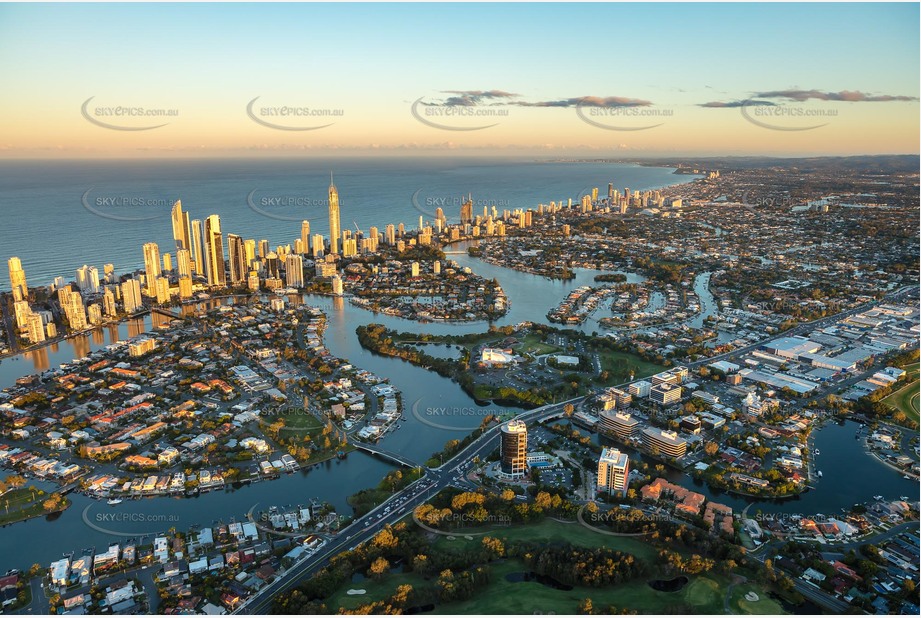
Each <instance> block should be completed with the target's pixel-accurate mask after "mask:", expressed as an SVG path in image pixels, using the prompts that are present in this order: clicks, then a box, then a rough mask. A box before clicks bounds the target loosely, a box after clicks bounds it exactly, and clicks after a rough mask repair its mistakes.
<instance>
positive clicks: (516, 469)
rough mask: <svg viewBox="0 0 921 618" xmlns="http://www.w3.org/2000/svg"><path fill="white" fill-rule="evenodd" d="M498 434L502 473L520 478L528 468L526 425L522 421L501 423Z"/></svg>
mask: <svg viewBox="0 0 921 618" xmlns="http://www.w3.org/2000/svg"><path fill="white" fill-rule="evenodd" d="M500 435H501V444H500V447H499V449H500V450H499V453H500V457H501V460H500V466H501V470H502V473H503V474H505V475H507V476H510V477H512V478H521V477H522V476H524V474H525V472H526V471H527V469H528V468H527V466H528V427H527V425H525V424H524V421H519V420H514V421H509V422H507V423H506V424H504V425H502V429H501V432H500Z"/></svg>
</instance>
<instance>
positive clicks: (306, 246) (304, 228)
mask: <svg viewBox="0 0 921 618" xmlns="http://www.w3.org/2000/svg"><path fill="white" fill-rule="evenodd" d="M301 249H303V253H307V252H308V251H309V250H310V221H301Z"/></svg>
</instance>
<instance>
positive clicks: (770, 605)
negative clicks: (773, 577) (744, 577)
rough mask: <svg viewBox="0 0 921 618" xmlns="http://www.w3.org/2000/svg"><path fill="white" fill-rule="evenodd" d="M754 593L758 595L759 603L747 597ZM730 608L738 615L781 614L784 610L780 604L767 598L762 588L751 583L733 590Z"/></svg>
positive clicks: (740, 585)
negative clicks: (746, 596)
mask: <svg viewBox="0 0 921 618" xmlns="http://www.w3.org/2000/svg"><path fill="white" fill-rule="evenodd" d="M749 592H754V593H755V594H757V595H758V600H757V601H749V600H748V599H746V598H745V595H746V594H748V593H749ZM729 608H730V609H732V611H733V612H735V613H737V614H781V613H783V608H782V607H781V606H780V603H778V602H777V601H775V600H774V599H772V598H770V597H769V596H767V595H766V594H765V592H764V590H762V589H761V588H759V587H758V586H755V585H754V584H751V583H744V584H739V585H737V586H736V587H734V588H733V589H732V596H731V597H730V599H729Z"/></svg>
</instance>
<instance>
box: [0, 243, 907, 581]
mask: <svg viewBox="0 0 921 618" xmlns="http://www.w3.org/2000/svg"><path fill="white" fill-rule="evenodd" d="M451 250H452V251H454V250H458V251H463V246H462V245H454V246H453V247H452V248H451ZM449 257H450V258H451V259H454V260H456V261H457V262H458V263H459V264H460V265H461V266H469V267H471V268H472V269H473V270H474V271H475V272H477V273H478V274H480V275H482V276H484V277H489V278H493V277H495V278H497V279H498V280H499V282H500V284H501V285H502V287H503V289H504V290H505V292H506V294H507V295H508V298H509V300H510V301H511V310H510V311H509V313H508V314H507V315H506V316H504V317H503V318H502V319H501V320H498V321H497V322H496V324H497V325H506V324H517V323H519V322H522V321H528V320H539V321H544V319H545V317H544V316H545V315H546V313H547V311H548V310H549V309H551V308H552V307H554V306H556V304H557V303H558V302H559V301H560V299H561V298H562V297H563V296H564V295H565V294H567V293H568V292H569V291H570V290H571V289H573V288H575V287H579V286H581V285H592V284H593V283H594V281H593V277H594V275H595V274H596V272H595V271H589V270H584V269H577V270H576V278H575V279H573V280H569V281H559V280H552V281H551V280H548V279H547V278H545V277H541V276H537V275H531V274H527V273H520V272H517V271H513V270H510V269H506V268H502V267H499V266H494V265H490V264H485V263H483V262H481V261H480V260H478V259H475V258H470V257H469V256H467V255H466V253H465V252H463V253H460V254H452V255H450V256H449ZM708 279H709V274H701V275H698V277H697V278H696V279H695V282H694V289H695V291H696V292H697V294H698V296H699V297H700V300H701V308H702V309H703V311H702V313H701V314H700V315H698V316H694V317H693V318H691V319H690V321H691V323H692V324H694V323H695V322H698V321H699V322H700V323H702V321H703V319H704V318H705V317H706V316H707V315H708V314H709V313H710V312H712V311H714V310H715V306H716V302H715V299H713V297H712V295H710V293H709V290H708V289H707V281H708ZM628 281H642V277H639V276H638V275H635V274H630V276H629V278H628ZM305 301H306V302H308V303H310V304H311V305H315V306H318V307H320V308H321V309H322V310H323V311H324V312H325V313H326V315H327V317H328V322H327V329H326V332H325V335H324V338H325V341H326V345H327V346H328V348H329V350H330V351H331V352H332V353H333V354H334V355H336V356H338V357H341V358H346V359H348V360H349V361H350V362H351V363H353V364H354V365H356V366H358V367H361V368H363V369H367V370H369V371H372V372H374V373H376V374H378V375H380V376H384V377H387V378H389V379H390V381H391V383H392V384H393V385H394V386H396V387H397V388H398V389H400V391H401V392H402V397H403V402H404V408H405V420H404V421H403V422H402V423H401V427H400V428H399V429H397V430H396V431H394V432H392V433H390V434H388V435H386V436H385V437H384V438H383V439H382V440H381V446H382V447H383V448H385V449H388V450H391V451H396V452H399V453H401V454H403V455H405V456H407V457H409V458H411V459H413V460H415V461H418V462H420V463H422V462H425V461H426V459H428V457H430V456H431V454H432V453H433V452H435V451H438V450H440V449H441V448H442V447H443V445H444V443H445V442H446V441H448V440H451V439H460V438H462V437H463V436H464V435H465V434H466V433H467V432H469V431H470V430H472V429H473V428H475V427H476V426H477V425H479V424H480V422H481V421H482V418H483V416H485V415H486V414H490V413H499V414H501V413H504V412H508V411H509V410H507V409H505V408H503V407H501V406H495V405H489V406H479V405H477V404H476V403H475V402H474V401H473V400H472V399H471V398H470V397H469V396H468V395H467V394H466V393H464V392H463V391H462V390H461V389H460V387H459V386H458V385H457V384H456V383H454V382H453V381H451V380H448V379H446V378H443V377H441V376H438V375H437V374H434V373H432V372H428V371H425V370H423V369H420V368H417V367H414V366H412V365H410V364H409V363H406V362H404V361H402V360H399V359H391V358H387V357H382V356H377V355H374V354H372V353H370V352H368V351H366V350H363V349H362V348H361V346H360V345H359V344H358V341H357V338H356V336H355V329H356V327H357V326H359V325H362V324H368V323H371V322H378V323H382V324H384V325H385V326H388V327H390V328H395V329H398V330H402V331H413V332H429V333H437V334H442V333H470V332H481V331H483V330H485V329H486V328H487V326H488V324H487V323H485V322H479V323H465V324H457V323H450V324H449V323H428V324H418V323H416V322H413V321H410V320H405V319H402V318H398V317H392V316H385V315H374V314H372V313H371V312H369V311H367V310H364V309H360V308H358V307H355V306H353V305H351V304H350V303H348V302H345V301H344V300H343V299H341V298H331V297H319V296H307V297H305ZM150 328H151V324H150V318H149V316H148V318H146V319H145V320H143V321H135V322H134V323H133V324H131V323H126V324H122V325H119V326H118V327H117V328H115V327H110V328H104V329H101V330H100V331H99V332H98V333H94V334H91V335H88V336H86V337H84V338H80V339H76V340H74V339H72V340H68V341H66V342H63V343H60V344H56V345H55V346H49V347H48V348H46V349H44V350H42V351H41V352H32V353H29V354H28V355H20V356H19V357H15V358H16V359H17V360H13V359H6V360H4V361H3V363H2V364H0V386H4V387H5V386H8V385H10V384H12V383H13V382H14V381H15V379H16V378H17V377H20V376H22V375H26V374H29V373H34V372H37V371H43V370H46V369H49V368H55V367H57V366H58V365H59V364H60V363H62V362H68V361H70V360H72V359H74V358H79V357H82V356H84V355H86V354H87V353H89V352H90V351H93V350H96V349H99V348H101V347H103V346H105V345H107V344H109V343H112V342H113V341H115V340H118V339H124V338H127V337H129V336H131V335H133V334H137V333H138V332H143V330H145V329H150ZM580 330H583V331H585V332H591V331H593V330H600V329H599V328H598V326H597V322H594V323H593V321H592V320H588V321H587V322H586V323H585V324H583V325H582V326H581V327H580ZM413 409H415V410H416V412H418V413H420V414H419V415H418V416H417V415H416V414H414V413H413ZM433 410H437V411H438V413H437V416H436V415H435V414H434V412H433ZM419 416H421V417H422V418H421V419H420V418H419ZM435 418H437V422H431V420H432V419H435ZM427 421H428V422H427ZM856 428H857V425H856V424H855V423H851V422H846V423H844V424H842V425H836V424H829V425H827V426H826V427H824V428H822V429H820V430H818V431H817V432H816V433H815V436H814V445H815V446H816V447H818V448H819V449H820V450H821V453H822V454H821V455H820V456H819V457H818V460H817V464H818V468H819V469H821V470H823V472H824V477H823V478H822V479H820V480H817V481H816V482H815V488H814V489H811V490H810V491H808V492H807V493H805V494H803V495H801V496H799V497H797V498H794V499H791V500H786V501H760V502H757V503H756V504H754V505H753V506H752V509H751V510H750V512H752V513H754V512H756V511H757V510H759V509H760V510H762V511H764V512H771V513H777V512H796V513H804V514H805V513H816V512H821V513H824V514H826V515H832V514H837V513H838V512H839V511H840V509H841V508H843V507H849V506H851V505H853V504H854V503H856V502H863V501H866V500H869V499H870V497H871V496H872V495H874V494H883V495H885V496H886V497H892V498H895V497H898V496H900V495H916V494H917V491H918V485H917V483H914V482H912V481H909V480H905V479H903V478H902V477H901V475H900V474H898V473H897V472H895V471H893V470H892V469H890V468H888V467H886V466H884V465H883V464H881V463H879V462H878V461H877V460H875V459H874V458H872V457H870V456H869V455H868V454H866V453H865V452H864V451H863V449H862V447H861V444H860V441H858V440H855V439H854V433H855V431H856ZM635 456H637V457H642V456H641V455H640V454H638V453H637V454H635ZM650 463H653V464H654V463H655V462H650ZM390 469H392V466H390V465H389V464H387V463H384V462H383V461H381V460H379V459H376V458H374V457H372V456H370V455H367V454H364V453H360V452H353V453H351V454H350V455H349V456H348V458H347V459H346V460H344V461H341V462H338V463H337V462H328V463H325V464H321V465H320V466H319V467H315V468H312V469H311V470H309V471H306V472H300V473H296V474H293V475H284V476H282V478H280V479H278V480H274V481H265V482H260V483H256V484H254V485H251V486H244V487H240V488H238V489H229V490H227V491H217V492H212V493H208V494H204V495H202V496H200V497H198V498H193V499H177V498H149V499H144V500H139V501H125V502H124V503H122V504H120V505H117V506H108V505H106V504H105V503H104V502H99V501H94V500H91V499H89V498H86V497H85V496H81V495H76V494H72V495H71V499H72V500H73V502H74V504H73V506H72V507H71V508H70V509H68V510H67V511H65V512H64V513H62V514H60V515H58V516H55V517H53V518H48V519H45V518H39V519H34V520H31V521H28V522H24V523H20V524H14V525H12V526H8V527H5V528H3V529H0V548H2V551H0V572H2V571H3V570H5V569H9V568H14V567H15V568H27V567H28V566H30V565H31V564H32V563H34V562H39V563H42V564H48V562H50V561H52V560H55V559H57V558H59V557H60V556H61V554H62V552H70V551H79V550H80V549H82V548H84V547H89V546H97V547H105V546H107V545H108V544H109V543H112V542H124V541H125V536H124V535H125V534H130V535H131V536H135V537H141V536H146V537H147V540H148V541H149V536H150V535H152V534H154V533H157V532H162V531H164V530H167V529H169V528H176V529H178V530H186V529H188V528H190V527H191V526H208V525H211V524H213V523H214V522H216V521H224V522H228V521H231V518H236V520H238V521H239V520H240V519H242V518H243V517H244V515H245V513H246V512H248V511H249V510H250V509H251V508H252V507H254V506H255V507H256V508H257V509H264V508H267V507H269V506H272V505H277V506H284V505H287V504H305V503H307V502H309V501H311V500H314V499H319V500H321V501H326V502H330V503H332V504H333V505H334V506H335V507H336V508H337V509H338V510H339V511H340V512H341V513H350V512H351V509H350V508H349V507H348V506H347V504H346V498H347V497H348V496H349V495H351V494H353V493H355V492H356V491H358V490H360V489H363V488H366V487H370V486H373V485H375V484H376V483H377V482H378V481H379V480H380V479H381V478H382V477H383V476H384V475H385V474H386V473H387V471H388V470H390ZM666 476H667V477H668V478H669V479H670V480H671V481H673V482H677V483H681V484H683V485H685V486H687V487H693V488H694V490H695V491H699V492H701V493H703V494H705V495H706V496H707V497H708V498H710V499H713V500H716V501H718V502H721V503H724V504H727V505H729V506H732V507H733V508H735V509H739V510H741V509H742V508H744V507H745V506H746V505H747V504H748V503H749V502H750V501H747V500H745V499H743V498H740V497H737V496H733V495H730V494H727V493H724V492H718V491H713V490H711V489H709V488H708V487H706V486H705V485H704V484H703V483H699V482H695V481H693V480H692V479H690V477H688V476H687V475H684V474H682V473H680V472H676V471H671V470H669V471H667V472H666ZM118 513H121V515H119V516H117V517H115V516H114V515H112V514H118ZM100 528H102V529H103V530H109V532H105V531H101V530H100Z"/></svg>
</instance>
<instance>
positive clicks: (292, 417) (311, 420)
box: [277, 410, 323, 436]
mask: <svg viewBox="0 0 921 618" xmlns="http://www.w3.org/2000/svg"><path fill="white" fill-rule="evenodd" d="M277 418H283V419H285V426H284V428H282V430H281V431H282V433H299V434H305V433H306V434H310V435H311V436H312V435H314V434H316V433H319V432H320V431H321V430H322V429H323V423H321V422H320V420H319V419H318V418H317V417H315V416H314V415H313V414H309V413H306V412H303V411H300V410H298V411H297V413H292V414H279V415H278V417H277Z"/></svg>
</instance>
